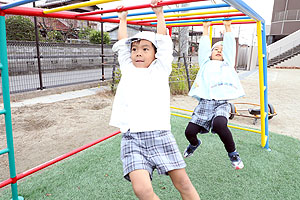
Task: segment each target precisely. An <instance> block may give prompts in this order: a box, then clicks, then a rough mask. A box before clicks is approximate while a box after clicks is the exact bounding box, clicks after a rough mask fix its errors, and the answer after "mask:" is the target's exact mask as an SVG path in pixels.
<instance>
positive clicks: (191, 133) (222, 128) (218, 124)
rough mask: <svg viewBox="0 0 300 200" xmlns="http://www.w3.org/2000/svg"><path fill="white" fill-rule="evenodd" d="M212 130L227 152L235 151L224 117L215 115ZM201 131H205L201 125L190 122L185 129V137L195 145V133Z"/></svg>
mask: <svg viewBox="0 0 300 200" xmlns="http://www.w3.org/2000/svg"><path fill="white" fill-rule="evenodd" d="M212 131H214V132H215V133H217V134H218V135H219V137H220V139H221V141H222V142H223V144H224V147H225V149H226V151H227V152H228V153H230V152H233V151H235V143H234V141H233V138H232V134H231V132H230V130H229V129H228V127H227V119H226V117H223V116H217V117H216V118H215V119H214V120H213V126H212ZM203 132H206V130H205V129H204V128H203V127H202V126H199V125H197V124H194V123H192V122H190V123H189V124H188V126H187V127H186V129H185V137H186V139H187V140H188V141H189V142H190V143H191V144H192V145H194V146H196V145H197V144H198V139H197V134H198V133H203Z"/></svg>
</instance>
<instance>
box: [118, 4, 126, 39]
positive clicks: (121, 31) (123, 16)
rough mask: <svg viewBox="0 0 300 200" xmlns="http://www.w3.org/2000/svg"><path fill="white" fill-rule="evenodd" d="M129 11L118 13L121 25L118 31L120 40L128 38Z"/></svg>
mask: <svg viewBox="0 0 300 200" xmlns="http://www.w3.org/2000/svg"><path fill="white" fill-rule="evenodd" d="M122 7H123V6H121V7H118V8H117V9H121V8H122ZM127 14H128V12H127V11H121V12H118V17H119V19H120V23H119V31H118V40H122V39H124V38H128V35H127Z"/></svg>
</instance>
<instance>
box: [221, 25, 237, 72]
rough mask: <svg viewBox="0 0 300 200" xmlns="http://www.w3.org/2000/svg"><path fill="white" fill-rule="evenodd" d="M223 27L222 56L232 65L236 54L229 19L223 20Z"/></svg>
mask: <svg viewBox="0 0 300 200" xmlns="http://www.w3.org/2000/svg"><path fill="white" fill-rule="evenodd" d="M223 24H224V27H225V31H226V32H225V34H224V40H223V41H224V42H223V58H224V61H226V62H228V64H229V65H231V66H234V64H235V56H236V41H235V38H234V35H233V33H232V32H231V21H230V20H225V21H223Z"/></svg>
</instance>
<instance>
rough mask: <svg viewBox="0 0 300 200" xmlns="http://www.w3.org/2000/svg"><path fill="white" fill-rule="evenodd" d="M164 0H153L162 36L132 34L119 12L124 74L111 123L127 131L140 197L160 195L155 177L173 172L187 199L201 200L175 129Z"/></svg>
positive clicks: (124, 148)
mask: <svg viewBox="0 0 300 200" xmlns="http://www.w3.org/2000/svg"><path fill="white" fill-rule="evenodd" d="M160 1H161V0H152V1H151V4H152V5H153V7H152V9H153V11H154V12H155V14H156V16H157V34H155V33H153V32H140V33H138V34H136V35H135V36H133V37H131V38H128V37H127V21H126V18H127V12H124V11H123V12H120V13H119V19H120V24H119V31H118V39H119V41H118V42H117V43H116V44H114V46H113V51H115V52H118V60H119V64H120V69H121V73H122V77H121V80H120V83H119V85H118V89H117V92H116V96H115V99H114V104H113V109H112V115H111V120H110V125H112V126H116V127H119V128H120V130H121V132H122V141H121V160H122V162H123V175H124V178H125V179H127V180H129V181H131V184H132V188H133V190H134V193H135V195H136V196H137V197H138V198H139V199H153V200H154V199H155V200H157V199H159V198H158V196H157V195H156V194H155V192H154V191H153V187H152V183H151V180H152V177H153V176H152V175H153V171H154V170H155V169H156V170H157V172H158V173H159V174H164V175H169V176H170V177H171V179H172V182H173V184H174V186H175V187H176V189H177V190H178V191H179V192H180V195H181V197H182V199H191V200H200V197H199V195H198V193H197V191H196V189H195V188H194V186H193V185H192V182H191V181H190V179H189V177H188V175H187V174H186V171H185V167H186V164H185V162H184V160H183V157H182V155H181V153H180V151H179V149H178V146H177V144H176V141H175V138H174V136H173V134H172V133H171V124H170V88H169V75H170V73H171V71H172V62H173V56H172V54H173V43H172V39H171V37H170V36H169V35H167V34H166V33H167V30H166V24H165V20H164V15H163V9H162V7H157V3H159V2H160Z"/></svg>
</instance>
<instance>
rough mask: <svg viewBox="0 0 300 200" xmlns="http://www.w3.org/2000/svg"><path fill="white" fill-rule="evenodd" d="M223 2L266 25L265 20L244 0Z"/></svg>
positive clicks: (226, 0)
mask: <svg viewBox="0 0 300 200" xmlns="http://www.w3.org/2000/svg"><path fill="white" fill-rule="evenodd" d="M223 1H224V2H226V3H228V4H229V5H231V6H232V7H234V8H236V9H238V10H239V11H241V12H242V13H244V14H246V15H248V16H249V17H252V18H253V19H255V20H256V21H261V22H262V23H265V20H264V19H263V18H262V17H261V16H260V15H259V14H257V12H255V11H254V10H253V9H252V8H251V7H249V6H248V5H247V4H246V3H245V2H243V1H242V0H223Z"/></svg>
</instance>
